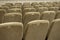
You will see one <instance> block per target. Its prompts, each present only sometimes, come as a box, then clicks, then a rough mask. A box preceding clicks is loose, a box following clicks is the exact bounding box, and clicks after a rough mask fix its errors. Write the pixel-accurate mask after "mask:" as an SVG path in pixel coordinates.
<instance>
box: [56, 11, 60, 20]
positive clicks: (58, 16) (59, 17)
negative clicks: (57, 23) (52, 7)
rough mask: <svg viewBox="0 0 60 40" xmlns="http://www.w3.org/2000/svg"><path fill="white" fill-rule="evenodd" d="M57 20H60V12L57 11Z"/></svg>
mask: <svg viewBox="0 0 60 40" xmlns="http://www.w3.org/2000/svg"><path fill="white" fill-rule="evenodd" d="M55 18H56V19H60V11H56V17H55Z"/></svg>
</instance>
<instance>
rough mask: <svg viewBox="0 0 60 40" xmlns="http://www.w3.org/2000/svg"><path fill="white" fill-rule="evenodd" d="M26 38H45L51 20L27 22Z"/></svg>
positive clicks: (35, 39) (30, 39) (39, 39)
mask: <svg viewBox="0 0 60 40" xmlns="http://www.w3.org/2000/svg"><path fill="white" fill-rule="evenodd" d="M25 27H26V31H25V34H24V40H45V37H46V34H47V32H48V29H49V21H47V20H34V21H30V22H29V23H27V24H26V26H25Z"/></svg>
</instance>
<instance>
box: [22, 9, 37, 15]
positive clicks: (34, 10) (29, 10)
mask: <svg viewBox="0 0 60 40" xmlns="http://www.w3.org/2000/svg"><path fill="white" fill-rule="evenodd" d="M25 12H36V9H35V8H24V9H23V14H25Z"/></svg>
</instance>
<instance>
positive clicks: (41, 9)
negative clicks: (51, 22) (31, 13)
mask: <svg viewBox="0 0 60 40" xmlns="http://www.w3.org/2000/svg"><path fill="white" fill-rule="evenodd" d="M36 9H37V11H38V12H41V13H42V12H44V11H48V8H47V7H39V8H36Z"/></svg>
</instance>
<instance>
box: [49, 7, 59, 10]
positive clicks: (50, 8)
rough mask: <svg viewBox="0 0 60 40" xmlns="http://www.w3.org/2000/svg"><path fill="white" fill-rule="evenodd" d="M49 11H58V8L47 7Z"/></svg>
mask: <svg viewBox="0 0 60 40" xmlns="http://www.w3.org/2000/svg"><path fill="white" fill-rule="evenodd" d="M49 10H50V11H58V10H59V7H49Z"/></svg>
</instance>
